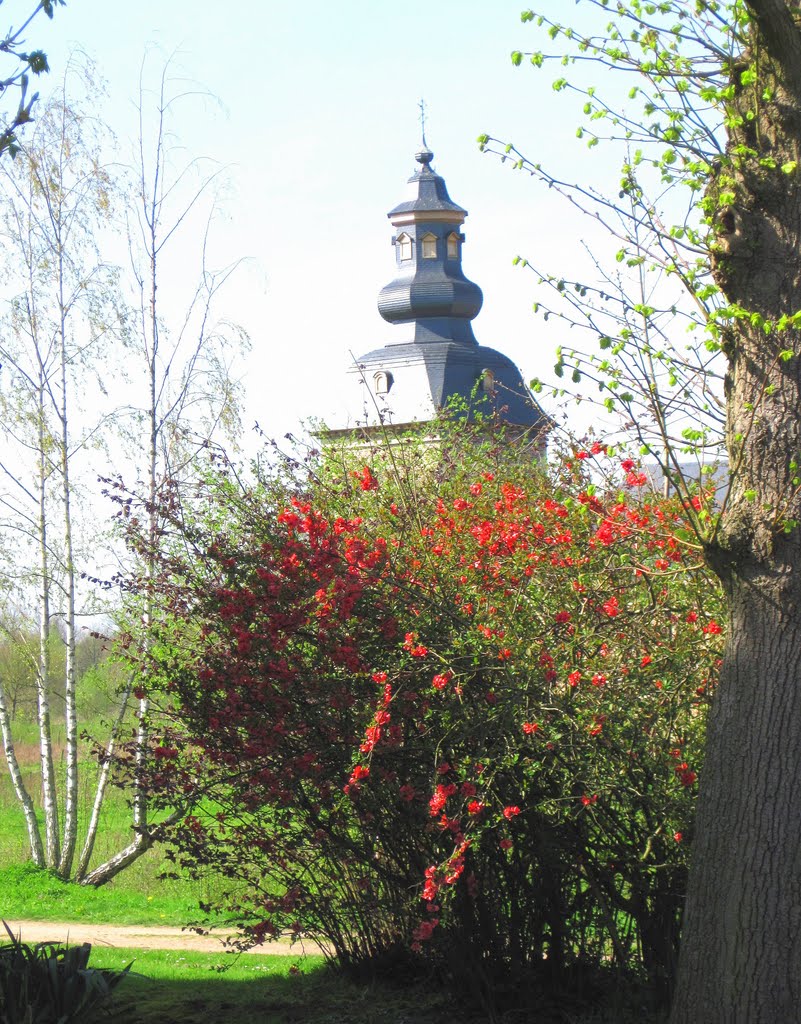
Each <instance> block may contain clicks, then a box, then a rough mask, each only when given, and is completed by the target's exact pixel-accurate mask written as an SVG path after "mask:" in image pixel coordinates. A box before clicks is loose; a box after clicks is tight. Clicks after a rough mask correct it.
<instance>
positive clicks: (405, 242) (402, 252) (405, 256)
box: [397, 231, 412, 263]
mask: <svg viewBox="0 0 801 1024" xmlns="http://www.w3.org/2000/svg"><path fill="white" fill-rule="evenodd" d="M397 243H398V256H399V259H400V261H401V263H403V262H404V261H405V260H410V259H411V258H412V240H411V238H410V237H409V236H408V235H407V234H406V232H405V231H404V232H403V234H402V235H398V238H397Z"/></svg>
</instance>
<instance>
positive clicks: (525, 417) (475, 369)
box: [330, 138, 549, 440]
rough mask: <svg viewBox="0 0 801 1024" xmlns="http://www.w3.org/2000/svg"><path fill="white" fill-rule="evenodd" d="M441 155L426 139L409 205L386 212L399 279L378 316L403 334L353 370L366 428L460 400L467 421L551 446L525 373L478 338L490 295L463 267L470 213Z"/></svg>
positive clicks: (403, 423)
mask: <svg viewBox="0 0 801 1024" xmlns="http://www.w3.org/2000/svg"><path fill="white" fill-rule="evenodd" d="M433 157H434V154H433V153H432V152H431V150H430V149H428V147H427V146H426V145H425V138H424V139H423V148H422V149H421V150H420V152H419V153H417V154H416V156H415V160H416V161H417V165H418V166H417V169H416V170H415V172H414V174H413V175H412V177H411V178H409V181H408V186H409V198H408V199H407V200H406V201H405V202H402V203H400V204H399V205H398V206H396V207H395V208H394V209H392V210H390V212H389V213H388V214H387V216H388V217H389V220H390V223H391V224H392V226H393V228H394V229H395V232H396V233H395V234H394V235H393V237H392V245H393V249H394V253H395V276H394V278H393V279H392V281H390V282H389V284H387V285H386V286H385V287H384V288H382V289H381V292H380V294H379V297H378V310H379V312H380V314H381V316H382V317H383V318H384V319H385V320H386V321H388V322H389V323H391V324H393V325H394V327H395V332H396V335H397V337H396V338H394V339H393V340H392V341H391V342H389V343H388V344H386V345H384V346H383V347H382V348H377V349H373V350H372V351H370V352H367V353H366V354H364V355H362V356H360V357H359V358H358V359H357V360H356V364H355V365H354V367H353V368H352V369H351V371H350V372H351V379H352V380H353V381H354V384H355V386H356V387H357V388H359V389H360V390H361V399H362V400H361V402H360V404H359V407H360V408H362V409H363V412H362V414H361V416H360V417H359V423H358V425H357V426H358V427H359V428H361V429H362V430H364V429H367V430H368V431H369V430H370V429H371V428H373V429H374V428H376V427H378V426H379V425H381V426H382V428H383V429H387V428H389V429H392V430H399V429H403V428H406V427H408V426H410V425H412V424H420V423H425V422H428V421H431V420H433V419H434V418H435V417H436V416H437V414H438V413H439V412H441V411H443V410H445V409H446V408H448V407H449V403H451V402H452V401H453V400H458V401H459V404H460V407H461V409H462V413H461V414H462V415H465V416H467V417H468V418H474V417H475V416H476V415H477V414H479V413H481V414H482V415H484V416H486V417H490V418H492V419H494V420H497V421H501V422H503V423H506V424H508V425H509V426H510V427H512V428H515V429H516V430H517V431H519V432H520V433H525V434H526V435H528V436H530V437H531V438H532V439H534V438H535V437H536V436H537V435H538V434H542V435H543V440H544V434H545V431H546V430H547V426H548V423H549V421H548V418H547V417H546V416H545V414H544V413H543V412H542V410H541V409H540V408H539V406H538V405H537V403H536V402H535V400H534V398H533V396H532V395H531V393H530V392H529V390H528V388H527V387H526V386H525V384H524V383H523V378H522V377H521V375H520V371H519V370H518V369H517V368H516V367H515V366H514V364H513V363H512V362H511V360H509V359H507V357H506V356H504V355H502V354H501V353H500V352H497V351H496V350H495V349H493V348H487V347H485V346H482V345H479V343H478V341H477V340H476V338H475V335H474V334H473V326H472V321H473V319H474V318H475V317H476V316H477V314H478V312H479V310H480V309H481V304H482V301H483V296H482V294H481V289H480V288H479V287H478V285H476V284H474V283H473V282H472V281H469V280H468V279H467V278H466V277H465V275H464V272H463V270H462V247H463V245H464V242H465V236H464V234H463V233H462V230H461V228H462V225H463V223H464V219H465V217H466V216H467V211H466V210H464V209H462V207H461V206H457V204H456V203H454V202H453V200H452V199H451V197H450V196H449V195H448V189H447V187H446V185H445V181H444V179H443V178H442V177H440V175H439V174H437V173H436V171H435V170H434V168H433V167H432V160H433ZM354 404H355V403H354ZM346 433H348V431H340V430H333V431H330V436H336V435H342V434H346Z"/></svg>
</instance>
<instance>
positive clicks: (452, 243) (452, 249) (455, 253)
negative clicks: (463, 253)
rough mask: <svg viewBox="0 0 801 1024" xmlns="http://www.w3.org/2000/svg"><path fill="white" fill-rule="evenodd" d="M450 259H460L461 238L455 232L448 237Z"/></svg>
mask: <svg viewBox="0 0 801 1024" xmlns="http://www.w3.org/2000/svg"><path fill="white" fill-rule="evenodd" d="M448 259H449V260H458V259H459V236H458V234H457V233H456V232H455V231H451V233H450V234H449V235H448Z"/></svg>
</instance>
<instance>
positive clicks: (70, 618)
mask: <svg viewBox="0 0 801 1024" xmlns="http://www.w3.org/2000/svg"><path fill="white" fill-rule="evenodd" d="M58 241H59V306H60V309H59V312H60V322H59V345H60V349H61V351H60V353H59V356H60V363H61V365H60V376H61V403H60V408H59V409H58V416H59V420H60V426H61V430H60V437H59V448H60V451H59V456H60V463H61V465H60V470H61V497H62V512H63V528H64V574H65V579H64V589H65V596H66V602H67V604H66V612H65V615H64V644H65V648H66V650H65V662H64V724H65V730H66V748H67V749H66V778H65V782H64V838H63V842H62V846H61V859H60V862H59V867H58V873H59V874H60V875H61V877H62V878H69V876H70V871H71V870H72V861H73V858H74V856H75V847H76V845H77V842H78V710H77V706H76V692H75V690H76V678H75V564H74V561H73V545H72V508H71V496H72V492H71V482H70V450H69V426H68V419H67V413H68V401H67V394H68V386H69V381H68V379H67V323H66V308H65V302H64V269H63V262H64V250H63V244H62V242H61V239H60V237H59V239H58Z"/></svg>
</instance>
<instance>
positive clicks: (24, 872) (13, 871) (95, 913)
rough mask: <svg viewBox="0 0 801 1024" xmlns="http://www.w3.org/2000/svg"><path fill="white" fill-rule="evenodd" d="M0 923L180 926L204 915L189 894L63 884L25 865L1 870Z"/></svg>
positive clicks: (197, 919)
mask: <svg viewBox="0 0 801 1024" xmlns="http://www.w3.org/2000/svg"><path fill="white" fill-rule="evenodd" d="M122 881H123V879H122V878H121V879H120V882H122ZM0 917H3V918H6V919H7V920H30V921H84V922H89V921H91V922H94V923H97V924H148V925H158V924H162V925H177V926H183V925H186V924H192V923H196V922H199V921H201V920H202V919H203V918H204V915H203V914H202V913H201V912H200V910H199V909H198V903H197V899H196V898H195V897H194V894H193V893H192V892H191V891H190V892H184V893H183V894H181V893H180V891H178V892H176V891H175V889H174V888H165V887H164V886H162V885H154V886H153V889H152V892H151V893H149V894H148V895H144V894H143V893H141V892H140V891H139V890H138V888H131V887H129V886H125V885H123V884H119V883H117V884H114V883H110V884H109V885H104V886H101V887H100V888H99V889H94V888H91V887H89V886H84V885H75V884H72V883H69V882H62V881H61V879H59V878H56V877H55V876H54V875H52V874H51V873H50V872H49V871H43V870H41V869H39V868H35V867H34V866H33V865H32V864H30V863H28V864H13V865H11V866H10V867H6V868H3V869H0ZM218 923H222V921H221V919H220V920H219V922H218Z"/></svg>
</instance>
